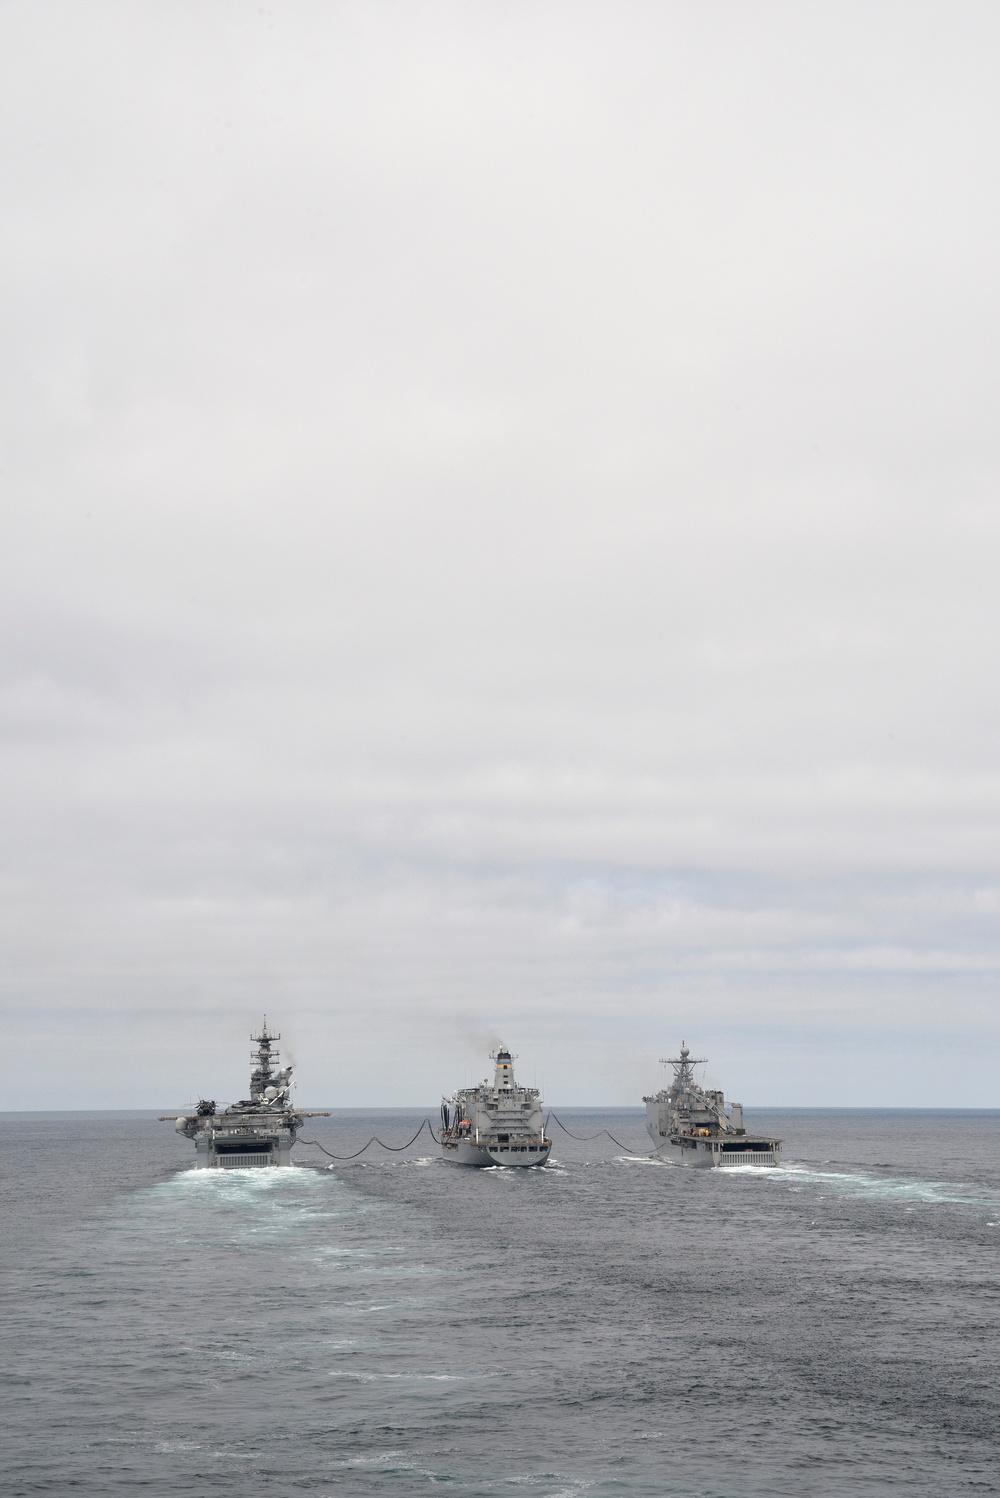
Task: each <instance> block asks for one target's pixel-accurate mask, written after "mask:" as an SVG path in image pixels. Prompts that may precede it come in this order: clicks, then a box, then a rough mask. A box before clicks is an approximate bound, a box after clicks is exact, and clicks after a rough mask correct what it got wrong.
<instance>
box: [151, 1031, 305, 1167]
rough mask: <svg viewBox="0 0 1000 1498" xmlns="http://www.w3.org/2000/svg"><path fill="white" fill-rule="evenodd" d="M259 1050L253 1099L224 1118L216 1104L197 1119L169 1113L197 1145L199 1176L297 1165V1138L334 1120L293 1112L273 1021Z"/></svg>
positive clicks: (201, 1108)
mask: <svg viewBox="0 0 1000 1498" xmlns="http://www.w3.org/2000/svg"><path fill="white" fill-rule="evenodd" d="M250 1039H251V1040H252V1041H253V1042H254V1044H255V1045H256V1047H257V1049H256V1050H255V1051H253V1052H251V1059H252V1060H253V1061H255V1062H256V1065H255V1066H254V1069H253V1071H252V1072H251V1073H250V1096H249V1097H248V1098H241V1099H240V1101H239V1102H238V1103H232V1104H231V1105H230V1106H229V1107H228V1108H226V1109H224V1110H223V1111H222V1112H221V1113H220V1112H218V1111H217V1109H216V1106H215V1101H214V1099H212V1098H202V1099H201V1101H200V1102H199V1103H198V1111H197V1112H196V1113H180V1114H178V1113H168V1114H165V1115H164V1118H171V1119H174V1120H175V1124H174V1127H175V1128H176V1130H177V1132H178V1134H184V1135H185V1136H186V1137H187V1138H188V1139H193V1140H194V1146H195V1168H196V1169H198V1170H207V1169H216V1170H219V1169H221V1170H243V1169H246V1168H248V1167H254V1166H268V1165H291V1163H292V1158H291V1152H292V1145H293V1144H294V1143H295V1136H296V1134H297V1132H298V1130H299V1129H300V1128H301V1127H302V1124H303V1121H304V1120H305V1119H307V1118H328V1117H329V1114H327V1113H300V1112H298V1111H297V1110H296V1109H295V1108H293V1106H292V1068H291V1067H290V1066H285V1067H281V1068H279V1067H278V1065H277V1062H278V1059H279V1058H278V1052H277V1051H276V1050H275V1048H274V1043H275V1041H276V1040H280V1039H281V1036H280V1034H274V1033H272V1032H271V1031H269V1030H268V1028H267V1016H266V1015H265V1017H264V1023H263V1025H262V1026H261V1031H260V1034H259V1035H251V1037H250Z"/></svg>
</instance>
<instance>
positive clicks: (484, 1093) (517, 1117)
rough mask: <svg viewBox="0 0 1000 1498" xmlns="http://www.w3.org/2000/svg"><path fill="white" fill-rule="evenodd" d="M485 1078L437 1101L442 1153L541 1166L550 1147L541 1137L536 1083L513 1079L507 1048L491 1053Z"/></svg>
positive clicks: (474, 1161) (478, 1161) (464, 1161)
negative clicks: (490, 1076) (489, 1073)
mask: <svg viewBox="0 0 1000 1498" xmlns="http://www.w3.org/2000/svg"><path fill="white" fill-rule="evenodd" d="M490 1060H491V1061H495V1062H496V1070H495V1072H494V1076H493V1086H492V1087H491V1086H490V1084H489V1080H488V1079H487V1080H486V1081H484V1082H482V1083H481V1084H480V1085H479V1086H478V1087H465V1088H463V1089H462V1091H461V1092H456V1093H455V1096H454V1097H450V1098H445V1099H443V1101H442V1103H441V1153H442V1155H443V1156H444V1158H445V1159H446V1160H452V1161H454V1163H455V1164H456V1165H511V1166H517V1165H520V1166H524V1165H544V1164H545V1162H546V1160H547V1159H548V1158H549V1153H550V1151H551V1149H552V1140H551V1139H546V1138H545V1124H544V1121H543V1119H542V1103H541V1098H540V1097H539V1095H538V1088H537V1087H519V1086H518V1085H517V1083H516V1082H515V1081H514V1060H515V1058H514V1057H513V1056H512V1055H511V1053H510V1051H508V1050H506V1049H504V1048H503V1047H501V1048H500V1050H498V1051H491V1052H490Z"/></svg>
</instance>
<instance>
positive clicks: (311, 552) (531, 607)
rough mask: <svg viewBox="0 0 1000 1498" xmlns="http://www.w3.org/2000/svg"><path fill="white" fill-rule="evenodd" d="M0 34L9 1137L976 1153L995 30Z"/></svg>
mask: <svg viewBox="0 0 1000 1498" xmlns="http://www.w3.org/2000/svg"><path fill="white" fill-rule="evenodd" d="M0 35H2V38H3V45H2V47H0V59H2V60H0V71H2V87H0V123H2V129H0V140H2V141H3V142H4V145H3V147H2V155H0V170H2V174H3V191H4V199H5V203H6V205H7V225H8V227H7V231H6V232H5V235H4V237H3V240H2V242H0V263H2V270H3V275H2V278H0V281H2V285H3V288H4V290H3V292H2V293H0V306H2V315H3V319H4V348H5V353H4V358H3V361H2V378H3V382H4V399H3V403H2V405H3V416H2V422H3V451H4V455H5V456H4V459H3V472H2V473H0V482H2V485H3V493H4V502H3V519H2V533H3V545H2V549H0V581H2V605H0V608H2V619H0V623H2V639H3V654H2V661H0V670H2V675H0V732H2V756H3V757H2V761H0V772H2V797H3V822H4V827H5V830H6V836H5V838H4V840H3V852H2V855H0V857H2V863H0V880H2V885H0V888H2V890H3V902H2V912H3V920H4V925H5V943H4V950H5V953H6V958H5V963H4V976H3V992H4V996H5V1001H6V1003H7V1005H8V1006H9V1018H8V1019H7V1020H6V1021H5V1023H6V1024H7V1025H8V1034H9V1035H11V1036H13V1037H15V1039H14V1046H15V1049H16V1052H17V1054H18V1065H17V1068H16V1071H17V1078H18V1080H17V1082H16V1083H15V1085H14V1091H13V1094H12V1095H11V1100H10V1102H9V1103H7V1104H6V1105H5V1106H9V1107H30V1106H74V1105H75V1106H95V1107H96V1106H101V1105H106V1106H114V1105H121V1106H126V1105H135V1104H141V1103H144V1102H146V1101H149V1102H150V1105H151V1106H155V1105H159V1104H161V1103H162V1104H163V1105H166V1104H167V1103H169V1102H177V1101H185V1100H186V1097H187V1093H188V1091H189V1090H190V1089H194V1090H195V1091H197V1090H201V1089H204V1090H206V1091H211V1092H213V1093H221V1091H222V1089H223V1086H224V1085H225V1086H228V1087H229V1089H230V1091H231V1092H232V1093H236V1092H238V1091H239V1090H240V1089H241V1088H242V1087H243V1086H244V1085H245V1083H244V1061H243V1057H242V1046H243V1041H242V1039H241V1037H242V1036H243V1035H244V1034H245V1031H246V1029H247V1028H248V1026H249V1025H250V1024H251V1023H252V1022H254V1021H255V1020H256V1019H257V1018H258V1017H259V1013H260V1011H261V1010H262V1009H267V1011H268V1013H269V1014H272V1015H273V1016H274V1018H275V1019H276V1020H277V1021H279V1022H280V1024H281V1025H282V1027H283V1028H284V1029H285V1030H286V1031H287V1032H288V1033H289V1034H290V1035H292V1036H293V1045H294V1048H295V1050H296V1056H297V1060H298V1063H299V1068H300V1074H301V1077H302V1085H303V1088H304V1089H305V1090H306V1091H307V1092H308V1094H309V1096H310V1097H311V1098H312V1099H313V1100H315V1101H327V1102H332V1103H339V1104H342V1105H354V1106H363V1105H365V1104H368V1103H372V1104H376V1103H386V1104H391V1103H395V1102H398V1103H407V1104H408V1103H422V1102H426V1101H428V1100H430V1101H433V1099H434V1097H435V1096H436V1094H437V1092H438V1091H439V1090H441V1089H443V1088H450V1087H451V1086H453V1085H455V1082H456V1081H459V1082H460V1081H461V1075H456V1073H460V1072H461V1070H462V1068H468V1069H469V1071H470V1074H471V1075H478V1074H479V1073H480V1071H481V1069H482V1066H483V1064H484V1062H485V1058H482V1057H480V1055H479V1050H480V1049H481V1046H480V1043H479V1040H478V1039H477V1037H481V1036H483V1035H488V1034H490V1033H501V1034H502V1035H503V1037H504V1039H506V1040H507V1041H508V1042H509V1043H510V1044H512V1045H514V1047H515V1049H517V1050H518V1051H519V1052H520V1054H521V1056H522V1058H523V1064H524V1065H527V1066H529V1067H531V1068H537V1071H538V1073H539V1075H540V1076H541V1075H544V1077H545V1082H546V1088H547V1091H548V1092H549V1094H550V1095H551V1096H553V1098H556V1099H558V1098H563V1099H567V1100H571V1101H576V1102H595V1103H598V1102H606V1101H623V1102H624V1101H633V1100H635V1099H636V1098H638V1096H639V1095H640V1094H641V1092H642V1091H643V1090H645V1089H646V1088H647V1087H648V1086H649V1085H650V1084H651V1082H652V1081H653V1080H654V1079H655V1073H656V1066H655V1062H656V1057H657V1056H658V1055H660V1054H663V1053H665V1052H666V1050H667V1049H668V1048H672V1047H673V1046H674V1045H676V1043H677V1041H678V1039H679V1038H680V1035H681V1032H683V1034H684V1037H685V1038H687V1039H688V1040H690V1041H691V1042H692V1043H696V1044H697V1045H698V1046H699V1048H701V1049H704V1050H706V1051H707V1052H708V1054H710V1055H711V1056H712V1058H713V1060H712V1065H713V1069H714V1070H715V1071H716V1072H717V1073H718V1077H719V1080H720V1081H721V1082H723V1083H724V1084H725V1085H726V1086H727V1087H729V1088H731V1090H732V1091H734V1092H736V1093H737V1094H738V1093H740V1092H742V1094H743V1096H744V1098H745V1099H746V1100H747V1101H754V1100H758V1101H762V1102H764V1101H767V1102H774V1103H781V1102H788V1103H792V1102H802V1103H805V1102H810V1101H815V1102H822V1103H827V1104H836V1103H861V1102H869V1103H877V1102H886V1103H927V1104H934V1103H951V1104H960V1103H963V1102H968V1103H969V1104H970V1105H971V1104H982V1105H994V1106H998V1105H1000V1090H998V1086H997V1083H996V1080H995V1076H996V1068H995V1065H993V1062H992V1056H994V1055H995V1048H996V1044H997V1040H998V1022H997V1015H996V1004H995V1000H994V993H995V990H996V980H997V969H998V939H997V909H998V905H1000V837H998V834H1000V720H998V710H997V693H996V687H995V683H996V680H997V675H998V671H997V667H998V661H997V655H998V649H1000V631H998V629H997V623H998V620H997V612H998V608H997V586H996V577H997V575H998V566H997V562H998V540H1000V535H998V532H1000V510H998V507H997V502H996V493H997V468H998V464H997V434H996V420H995V415H994V410H993V405H994V400H993V392H994V391H995V390H996V388H997V360H998V348H1000V339H998V336H997V335H998V309H997V282H996V276H995V272H994V267H995V264H996V261H997V253H998V249H1000V246H998V213H1000V209H998V202H1000V199H998V196H997V193H996V161H997V118H996V102H995V79H996V75H997V63H998V60H1000V59H998V53H1000V20H998V17H997V14H996V12H995V9H994V8H992V7H989V6H986V5H985V4H966V5H962V6H959V7H954V6H945V5H944V4H922V5H917V6H914V5H913V4H906V5H903V4H894V3H888V4H885V5H880V6H879V7H878V9H877V10H873V9H872V8H871V7H870V6H867V5H852V4H850V3H848V4H845V5H842V6H839V7H837V8H836V10H830V11H828V12H825V13H820V12H818V11H816V10H803V9H802V8H801V7H799V6H795V5H792V4H785V3H780V4H779V3H772V4H761V5H758V6H755V7H753V8H752V9H750V10H748V9H747V8H746V7H744V6H741V5H736V4H726V3H718V4H713V5H710V6H701V7H695V8H691V7H688V6H685V5H680V4H676V5H675V4H670V3H667V4H664V3H659V0H658V3H656V4H624V5H615V6H609V5H589V4H583V5H581V4H577V3H574V4H572V5H571V4H568V3H567V4H560V3H553V4H547V5H545V6H541V7H539V6H534V5H527V4H523V5H522V4H518V3H513V4H508V5H505V6H503V7H499V8H490V7H482V6H469V5H467V4H457V3H456V4H445V3H442V4H430V3H428V4H422V3H419V4H416V5H411V6H406V7H398V6H394V5H390V4H379V3H366V4H365V5H352V4H346V3H345V4H338V5H332V6H331V5H327V4H322V5H320V4H312V3H305V0H299V3H295V0H293V3H290V4H286V5H282V6H281V7H273V6H271V7H269V6H258V5H249V4H238V3H227V4H221V5H218V6H215V7H213V8H211V9H210V10H206V9H205V8H204V7H201V6H196V5H193V4H185V3H178V4H174V5H172V6H170V7H168V8H160V9H151V8H148V7H146V8H136V7H134V6H129V5H118V4H105V3H98V4H95V5H89V6H87V7H82V8H81V7H75V6H69V5H66V6H64V5H60V4H58V3H51V4H48V5H46V6H45V7H37V6H30V5H27V4H24V3H19V4H9V5H7V6H5V7H4V9H3V12H2V15H0ZM942 1047H948V1048H949V1049H952V1048H960V1049H961V1050H962V1051H963V1052H969V1053H970V1055H969V1059H968V1060H966V1061H963V1062H962V1065H961V1067H960V1068H959V1069H958V1070H957V1071H955V1070H954V1069H952V1068H943V1067H942V1065H941V1062H940V1060H939V1052H940V1048H942ZM189 1073H190V1075H189ZM220 1079H221V1080H220ZM181 1093H183V1096H181Z"/></svg>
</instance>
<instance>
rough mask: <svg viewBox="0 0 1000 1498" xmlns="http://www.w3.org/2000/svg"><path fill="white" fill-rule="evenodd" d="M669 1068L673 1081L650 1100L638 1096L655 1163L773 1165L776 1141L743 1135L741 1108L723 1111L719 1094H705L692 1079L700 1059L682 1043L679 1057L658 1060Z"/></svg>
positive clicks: (778, 1144)
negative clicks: (664, 1161)
mask: <svg viewBox="0 0 1000 1498" xmlns="http://www.w3.org/2000/svg"><path fill="white" fill-rule="evenodd" d="M661 1064H662V1065H663V1066H672V1067H673V1069H674V1076H673V1081H672V1082H671V1084H670V1086H669V1087H667V1088H664V1090H663V1091H662V1092H658V1093H656V1095H655V1096H654V1097H644V1098H643V1102H644V1103H645V1104H646V1130H647V1132H648V1134H649V1137H650V1138H651V1139H652V1141H653V1145H654V1149H653V1154H654V1155H655V1156H656V1158H657V1159H659V1160H671V1161H673V1162H674V1163H675V1164H677V1165H702V1166H716V1167H718V1166H727V1167H729V1168H730V1169H731V1168H732V1167H733V1166H736V1165H777V1163H778V1156H779V1155H780V1154H781V1140H780V1139H765V1138H764V1137H763V1136H762V1135H760V1134H753V1133H747V1130H746V1129H745V1128H744V1126H743V1104H742V1103H732V1104H731V1105H730V1110H729V1112H728V1113H727V1112H726V1102H725V1097H724V1095H723V1094H722V1093H721V1092H715V1091H706V1090H705V1089H704V1088H703V1087H700V1086H699V1085H698V1083H697V1082H696V1081H695V1079H694V1068H695V1067H696V1066H702V1065H704V1064H705V1057H704V1056H699V1057H693V1056H692V1055H691V1053H690V1051H689V1050H688V1048H687V1046H686V1045H682V1046H681V1053H680V1055H679V1056H669V1057H667V1058H666V1059H665V1060H663V1061H662V1062H661Z"/></svg>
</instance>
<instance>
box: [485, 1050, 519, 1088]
mask: <svg viewBox="0 0 1000 1498" xmlns="http://www.w3.org/2000/svg"><path fill="white" fill-rule="evenodd" d="M490 1055H491V1056H492V1058H493V1060H494V1061H495V1062H496V1071H495V1073H494V1076H493V1086H494V1088H497V1089H499V1088H501V1087H503V1088H505V1089H506V1090H509V1089H510V1088H511V1087H513V1085H514V1057H513V1056H512V1055H511V1053H510V1051H508V1050H507V1049H506V1047H505V1046H501V1047H500V1049H499V1050H497V1051H491V1052H490Z"/></svg>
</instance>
